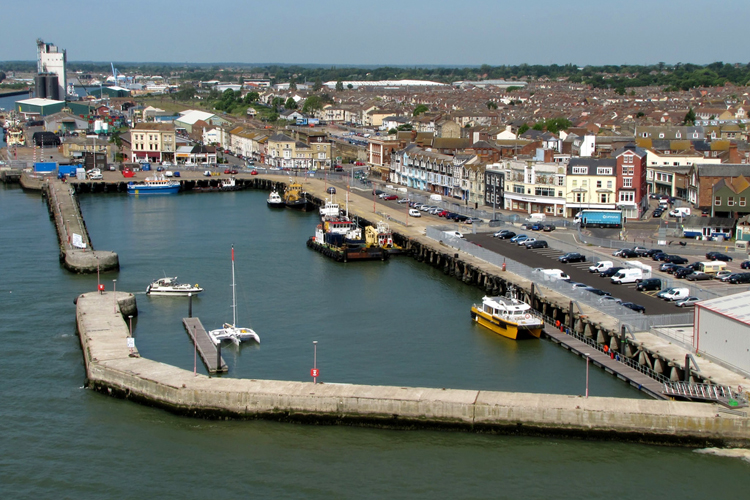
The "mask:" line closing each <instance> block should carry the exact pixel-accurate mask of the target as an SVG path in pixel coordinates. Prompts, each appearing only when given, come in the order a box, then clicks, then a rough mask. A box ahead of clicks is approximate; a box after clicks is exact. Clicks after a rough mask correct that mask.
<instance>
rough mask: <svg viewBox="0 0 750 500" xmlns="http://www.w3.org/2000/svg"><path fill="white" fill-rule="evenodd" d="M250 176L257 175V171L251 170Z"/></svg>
mask: <svg viewBox="0 0 750 500" xmlns="http://www.w3.org/2000/svg"><path fill="white" fill-rule="evenodd" d="M250 175H258V171H257V170H253V171H252V172H250Z"/></svg>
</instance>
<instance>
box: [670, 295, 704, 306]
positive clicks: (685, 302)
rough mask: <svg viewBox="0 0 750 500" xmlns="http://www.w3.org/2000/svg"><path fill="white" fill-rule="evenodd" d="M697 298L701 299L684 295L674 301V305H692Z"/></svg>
mask: <svg viewBox="0 0 750 500" xmlns="http://www.w3.org/2000/svg"><path fill="white" fill-rule="evenodd" d="M699 300H701V299H699V298H698V297H686V298H684V299H682V300H678V301H676V302H675V303H674V305H676V306H677V307H693V306H695V303H696V302H698V301H699Z"/></svg>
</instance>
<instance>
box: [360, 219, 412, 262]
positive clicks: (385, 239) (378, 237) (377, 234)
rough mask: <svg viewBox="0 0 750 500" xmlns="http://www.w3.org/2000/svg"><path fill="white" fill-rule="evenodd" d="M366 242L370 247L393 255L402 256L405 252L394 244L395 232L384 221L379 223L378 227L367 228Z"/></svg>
mask: <svg viewBox="0 0 750 500" xmlns="http://www.w3.org/2000/svg"><path fill="white" fill-rule="evenodd" d="M365 242H366V243H367V246H368V247H378V248H382V249H384V250H387V251H388V253H389V254H391V255H396V254H400V253H402V252H403V250H404V249H403V248H401V247H400V246H398V245H396V244H395V243H393V231H391V228H390V227H389V226H388V224H386V223H385V222H383V221H380V222H378V224H377V226H376V227H372V226H367V227H366V228H365Z"/></svg>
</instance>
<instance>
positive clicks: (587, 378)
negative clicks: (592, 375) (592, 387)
mask: <svg viewBox="0 0 750 500" xmlns="http://www.w3.org/2000/svg"><path fill="white" fill-rule="evenodd" d="M589 358H590V355H589V354H588V353H586V398H588V397H589Z"/></svg>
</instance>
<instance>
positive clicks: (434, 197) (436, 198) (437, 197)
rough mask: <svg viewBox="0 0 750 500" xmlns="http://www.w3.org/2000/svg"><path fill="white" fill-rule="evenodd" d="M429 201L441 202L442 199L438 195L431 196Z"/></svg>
mask: <svg viewBox="0 0 750 500" xmlns="http://www.w3.org/2000/svg"><path fill="white" fill-rule="evenodd" d="M430 201H443V197H442V196H440V195H439V194H431V195H430Z"/></svg>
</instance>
